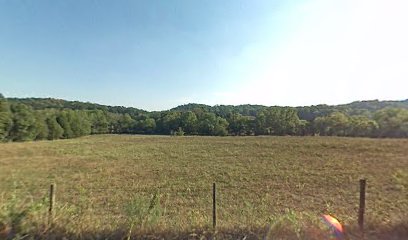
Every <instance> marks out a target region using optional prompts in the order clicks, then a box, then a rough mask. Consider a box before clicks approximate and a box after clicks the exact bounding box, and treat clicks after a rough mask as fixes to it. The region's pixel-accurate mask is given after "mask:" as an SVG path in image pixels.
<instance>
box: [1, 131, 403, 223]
mask: <svg viewBox="0 0 408 240" xmlns="http://www.w3.org/2000/svg"><path fill="white" fill-rule="evenodd" d="M0 149H1V151H0V166H1V167H0V182H1V186H0V193H3V200H4V199H7V196H9V195H11V193H13V192H17V193H18V194H19V196H30V197H32V198H34V199H40V198H41V197H44V196H46V195H47V192H48V188H49V185H50V184H51V183H56V185H57V194H56V201H57V206H59V207H60V208H61V209H60V213H59V214H58V213H57V217H56V218H57V219H58V218H60V219H63V218H64V217H69V218H71V220H70V221H66V222H64V227H65V228H68V229H71V230H73V229H75V231H81V229H84V230H86V231H102V230H114V229H117V228H121V227H123V226H125V225H126V219H127V217H128V215H127V214H126V206H127V205H129V203H130V202H131V201H132V199H135V198H142V199H147V200H148V199H149V198H151V196H152V195H153V194H157V195H158V196H159V197H160V205H161V208H162V209H163V211H162V214H161V216H160V218H159V219H158V221H157V223H156V224H155V227H154V228H155V229H162V230H171V229H177V230H180V231H191V230H194V229H205V228H209V227H210V226H211V224H212V218H211V211H212V210H211V209H212V205H211V204H212V199H211V197H212V183H213V182H215V183H217V196H218V199H217V207H218V208H217V213H218V222H217V226H219V227H220V228H263V227H265V226H268V224H270V223H271V222H273V221H275V220H276V219H277V218H278V217H279V216H282V215H285V214H288V213H290V212H294V213H298V214H300V215H306V216H312V217H313V216H316V218H317V217H318V216H320V215H321V214H324V213H329V214H332V215H334V216H336V217H337V218H338V219H339V220H340V221H341V222H342V223H344V224H346V225H350V226H353V225H355V224H356V221H357V211H358V201H359V182H358V181H359V179H360V178H366V179H367V203H366V206H367V209H366V221H367V222H373V223H374V222H375V223H380V224H384V225H386V224H389V223H391V222H395V221H399V220H401V219H405V218H406V217H407V216H408V186H407V179H406V178H405V177H406V174H407V171H408V140H406V139H368V138H339V137H199V136H196V137H168V136H137V135H135V136H131V135H95V136H88V137H82V138H78V139H69V140H57V141H40V142H24V143H6V144H0ZM56 221H58V220H56Z"/></svg>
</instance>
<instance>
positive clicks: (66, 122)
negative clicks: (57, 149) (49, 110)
mask: <svg viewBox="0 0 408 240" xmlns="http://www.w3.org/2000/svg"><path fill="white" fill-rule="evenodd" d="M57 122H58V124H59V125H60V126H61V127H62V129H63V130H64V132H63V134H62V137H63V138H73V137H74V133H73V131H72V129H71V122H70V114H69V110H63V111H61V112H59V114H58V116H57Z"/></svg>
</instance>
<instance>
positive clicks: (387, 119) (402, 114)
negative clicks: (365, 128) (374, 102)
mask: <svg viewBox="0 0 408 240" xmlns="http://www.w3.org/2000/svg"><path fill="white" fill-rule="evenodd" d="M374 120H375V121H376V122H377V123H378V125H379V130H378V132H379V136H380V137H408V109H402V108H384V109H381V110H379V111H377V112H375V114H374Z"/></svg>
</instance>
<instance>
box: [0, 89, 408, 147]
mask: <svg viewBox="0 0 408 240" xmlns="http://www.w3.org/2000/svg"><path fill="white" fill-rule="evenodd" d="M374 104H375V106H374V107H373V105H372V104H371V105H370V104H368V105H369V106H370V107H367V106H366V105H367V102H364V103H363V104H362V105H363V106H365V108H360V109H359V108H352V109H351V110H350V108H347V107H345V105H340V107H338V108H334V107H331V106H327V105H318V106H311V107H300V108H293V107H265V106H261V105H240V106H225V105H224V106H214V107H211V106H207V105H202V104H187V105H182V106H179V107H177V108H174V109H171V110H168V111H160V112H147V111H143V110H140V109H136V108H126V107H111V106H104V105H98V104H92V103H82V102H71V101H65V100H58V99H35V98H25V99H18V98H10V99H7V98H5V97H3V96H2V95H1V94H0V141H29V140H43V139H48V140H53V139H68V138H75V137H80V136H85V135H90V134H106V133H114V134H171V135H207V136H226V135H239V136H245V135H280V136H282V135H300V136H305V135H322V136H352V137H399V138H402V137H408V108H406V107H405V106H406V105H404V102H402V104H401V103H400V102H398V103H395V102H392V103H391V104H384V102H374ZM354 105H356V104H354ZM357 105H358V106H360V105H361V104H360V105H359V104H357ZM378 106H380V107H378ZM407 106H408V104H407Z"/></svg>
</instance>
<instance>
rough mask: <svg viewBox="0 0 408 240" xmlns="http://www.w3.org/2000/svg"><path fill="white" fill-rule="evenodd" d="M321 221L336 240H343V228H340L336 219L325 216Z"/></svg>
mask: <svg viewBox="0 0 408 240" xmlns="http://www.w3.org/2000/svg"><path fill="white" fill-rule="evenodd" d="M323 221H324V222H325V223H326V224H327V225H328V226H329V228H330V229H331V230H332V231H333V235H334V237H335V238H336V239H344V234H343V226H341V224H340V222H339V221H338V220H337V219H336V218H334V217H332V216H330V215H327V214H325V215H323Z"/></svg>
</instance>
